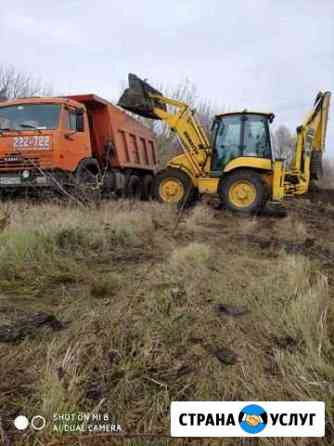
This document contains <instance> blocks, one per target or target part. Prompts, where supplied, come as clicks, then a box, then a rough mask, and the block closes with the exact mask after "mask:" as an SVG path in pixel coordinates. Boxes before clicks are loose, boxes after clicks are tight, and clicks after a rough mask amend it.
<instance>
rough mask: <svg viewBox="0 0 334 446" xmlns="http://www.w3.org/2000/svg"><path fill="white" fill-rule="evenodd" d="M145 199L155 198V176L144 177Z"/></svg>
mask: <svg viewBox="0 0 334 446" xmlns="http://www.w3.org/2000/svg"><path fill="white" fill-rule="evenodd" d="M143 188H144V189H143V200H152V198H153V176H152V175H145V176H144V179H143Z"/></svg>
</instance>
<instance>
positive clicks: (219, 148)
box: [213, 116, 241, 170]
mask: <svg viewBox="0 0 334 446" xmlns="http://www.w3.org/2000/svg"><path fill="white" fill-rule="evenodd" d="M240 140H241V121H240V116H226V117H224V118H222V119H221V121H220V126H219V129H218V131H217V135H216V146H215V158H214V166H213V169H214V170H221V169H223V168H224V166H225V165H226V164H227V163H228V162H229V161H230V160H232V159H234V158H237V157H238V156H241V153H240V147H241V145H240Z"/></svg>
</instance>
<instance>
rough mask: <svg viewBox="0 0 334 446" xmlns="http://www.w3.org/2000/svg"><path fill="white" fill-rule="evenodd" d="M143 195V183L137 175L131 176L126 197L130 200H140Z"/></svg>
mask: <svg viewBox="0 0 334 446" xmlns="http://www.w3.org/2000/svg"><path fill="white" fill-rule="evenodd" d="M142 195H143V183H142V181H141V179H140V178H139V177H138V176H137V175H130V177H129V180H128V184H127V186H126V197H127V198H129V199H130V200H140V199H141V197H142Z"/></svg>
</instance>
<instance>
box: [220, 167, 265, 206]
mask: <svg viewBox="0 0 334 446" xmlns="http://www.w3.org/2000/svg"><path fill="white" fill-rule="evenodd" d="M218 193H219V196H220V198H221V200H222V202H223V204H224V206H225V207H226V208H227V209H229V210H231V211H234V212H239V213H241V214H254V213H258V212H259V211H261V210H262V209H263V207H264V205H265V203H266V200H267V197H268V194H267V188H266V185H265V183H264V181H263V180H262V177H261V175H260V174H258V173H257V172H254V171H252V170H249V169H243V170H239V171H237V172H235V173H232V174H230V175H228V176H226V177H223V178H222V179H221V180H220V183H219V186H218Z"/></svg>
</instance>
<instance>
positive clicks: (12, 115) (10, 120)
mask: <svg viewBox="0 0 334 446" xmlns="http://www.w3.org/2000/svg"><path fill="white" fill-rule="evenodd" d="M59 113H60V105H58V104H18V105H10V106H9V107H0V130H1V129H6V130H21V131H22V130H27V129H28V130H29V129H40V130H44V129H56V128H57V127H58V121H59Z"/></svg>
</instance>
